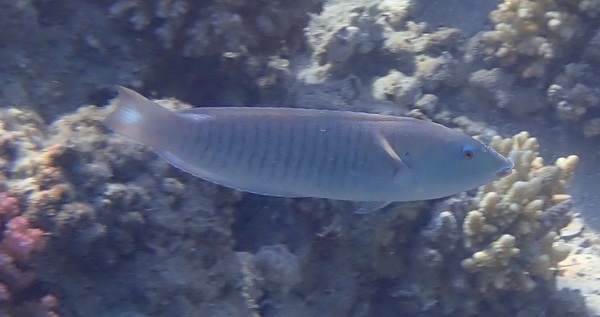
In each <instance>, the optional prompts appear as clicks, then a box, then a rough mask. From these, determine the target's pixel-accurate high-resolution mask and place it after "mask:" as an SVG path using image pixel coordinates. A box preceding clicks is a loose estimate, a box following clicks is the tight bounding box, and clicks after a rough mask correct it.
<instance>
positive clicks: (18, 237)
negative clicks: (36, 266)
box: [0, 192, 58, 317]
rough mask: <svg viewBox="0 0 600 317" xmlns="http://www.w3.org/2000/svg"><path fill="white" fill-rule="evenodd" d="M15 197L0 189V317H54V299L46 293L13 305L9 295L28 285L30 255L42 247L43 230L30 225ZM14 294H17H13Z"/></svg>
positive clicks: (31, 278)
mask: <svg viewBox="0 0 600 317" xmlns="http://www.w3.org/2000/svg"><path fill="white" fill-rule="evenodd" d="M19 214H20V208H19V205H18V200H17V199H16V198H14V197H11V196H10V195H8V194H6V193H3V192H0V221H1V225H2V228H3V229H2V230H1V231H0V234H1V237H2V239H1V241H0V316H44V317H58V314H57V313H56V312H54V310H56V308H57V306H58V300H57V299H56V297H54V296H53V295H46V296H44V297H42V298H40V299H37V300H31V301H26V302H23V303H20V304H19V305H16V304H15V303H13V302H12V298H14V297H18V296H19V295H18V293H19V292H22V291H24V290H25V289H27V288H28V287H31V285H32V284H33V282H34V281H35V279H36V274H35V272H34V271H33V270H32V269H30V267H31V255H32V253H33V252H34V251H38V250H41V248H42V247H43V236H44V231H42V230H41V229H38V228H32V226H31V223H30V222H29V219H28V218H27V217H25V216H21V215H19ZM15 294H17V295H15Z"/></svg>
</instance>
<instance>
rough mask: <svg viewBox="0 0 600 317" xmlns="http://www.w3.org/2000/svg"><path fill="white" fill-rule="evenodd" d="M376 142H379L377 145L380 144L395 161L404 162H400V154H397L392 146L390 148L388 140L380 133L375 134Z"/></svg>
mask: <svg viewBox="0 0 600 317" xmlns="http://www.w3.org/2000/svg"><path fill="white" fill-rule="evenodd" d="M375 138H376V140H377V143H379V145H380V146H381V148H382V149H383V150H384V151H385V152H386V153H387V154H388V155H389V156H390V157H391V158H392V159H393V160H394V161H396V162H398V163H399V164H402V165H404V162H402V159H401V158H400V156H399V155H398V153H396V151H395V150H394V148H392V146H391V145H390V142H389V141H388V140H387V139H386V138H385V137H384V136H383V135H381V134H379V133H378V134H377V135H376V136H375Z"/></svg>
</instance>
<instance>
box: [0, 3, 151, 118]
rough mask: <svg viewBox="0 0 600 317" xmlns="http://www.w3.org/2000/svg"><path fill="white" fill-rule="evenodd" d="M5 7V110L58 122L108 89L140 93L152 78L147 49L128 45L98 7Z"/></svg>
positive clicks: (0, 19)
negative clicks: (62, 115) (132, 89)
mask: <svg viewBox="0 0 600 317" xmlns="http://www.w3.org/2000/svg"><path fill="white" fill-rule="evenodd" d="M0 5H1V6H2V10H1V11H0V41H1V42H2V43H4V48H3V49H2V50H1V51H0V58H1V59H2V60H3V61H4V64H3V65H4V66H3V67H2V69H1V70H0V72H1V74H2V76H1V79H0V104H1V105H2V106H12V107H29V108H33V109H35V110H36V111H38V113H39V114H40V115H41V116H43V117H44V118H46V119H53V118H55V116H56V115H57V114H59V113H63V112H66V111H73V110H74V109H76V108H77V107H79V106H80V105H81V104H84V103H86V102H89V101H90V100H96V99H97V95H98V91H99V90H100V89H103V88H105V87H106V86H107V85H110V84H114V83H120V84H122V85H129V86H134V87H136V86H137V87H139V86H140V84H141V82H142V81H143V78H144V77H146V76H148V75H149V70H150V68H148V67H145V65H146V61H147V60H148V53H149V52H148V49H147V48H145V49H139V46H138V45H139V44H140V43H139V42H136V41H124V40H123V36H122V35H121V33H122V32H121V33H120V31H119V30H118V29H117V28H116V26H115V25H114V24H111V23H109V20H108V17H107V16H106V14H104V12H103V11H104V9H103V8H101V7H99V5H98V4H96V3H73V2H69V1H31V0H19V1H12V0H2V1H0ZM67 17H68V18H67ZM17 30H18V31H17ZM19 32H25V33H27V34H28V36H20V35H19ZM74 78H77V79H78V80H73V79H74Z"/></svg>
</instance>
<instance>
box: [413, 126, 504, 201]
mask: <svg viewBox="0 0 600 317" xmlns="http://www.w3.org/2000/svg"><path fill="white" fill-rule="evenodd" d="M456 136H457V137H452V138H450V139H448V138H445V139H444V140H437V141H433V142H423V144H426V145H425V146H424V147H421V148H420V150H423V151H419V152H420V155H419V157H420V158H421V159H419V160H418V161H417V160H411V161H408V162H407V163H408V165H409V166H410V167H412V168H414V169H415V170H418V176H417V177H416V181H415V183H416V184H415V186H418V187H420V188H422V190H423V191H429V192H430V193H429V194H430V195H431V196H435V197H445V196H449V195H453V194H457V193H460V192H463V191H466V190H470V189H474V188H477V187H479V186H482V185H485V184H487V183H489V182H492V181H494V180H497V179H499V178H500V177H504V176H507V175H509V174H510V173H511V172H512V169H513V167H514V164H513V162H512V161H511V160H510V159H508V158H506V157H504V156H503V155H502V154H500V153H498V152H497V151H496V150H494V149H492V148H491V147H489V146H487V145H485V144H483V143H481V142H479V141H477V140H475V139H473V138H471V137H469V136H467V135H458V134H457V135H456ZM417 184H418V185H417Z"/></svg>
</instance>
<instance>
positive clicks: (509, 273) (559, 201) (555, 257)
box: [462, 132, 578, 291]
mask: <svg viewBox="0 0 600 317" xmlns="http://www.w3.org/2000/svg"><path fill="white" fill-rule="evenodd" d="M491 145H492V146H493V147H495V148H497V149H498V150H499V151H500V152H501V153H503V154H505V155H509V156H510V157H511V159H512V160H513V161H514V162H515V170H514V172H513V173H512V174H511V175H509V176H507V177H505V178H502V179H500V180H498V181H495V182H493V183H491V184H489V185H486V186H483V187H482V188H481V189H480V191H479V193H478V196H477V197H478V198H477V199H478V200H479V205H478V208H477V209H474V210H471V211H469V212H468V213H467V215H466V218H465V221H464V223H463V230H464V235H465V237H464V243H465V248H466V249H467V250H470V251H475V252H474V253H473V255H472V256H471V257H470V258H467V259H465V260H464V261H463V262H462V266H463V267H464V268H465V270H467V271H468V272H470V273H473V274H475V275H476V276H477V283H478V285H477V287H478V288H480V289H481V290H482V291H484V290H486V289H488V288H490V287H491V288H494V289H500V290H502V289H515V290H524V291H529V290H531V289H533V288H534V287H535V285H536V284H535V281H534V279H536V278H537V279H539V278H541V279H546V280H547V279H549V278H551V277H552V276H553V271H554V270H555V268H556V264H557V263H558V262H560V261H562V260H563V259H564V258H565V257H566V256H567V255H568V253H569V249H568V248H567V247H566V246H565V244H564V243H563V242H560V241H556V239H555V238H556V237H557V236H558V230H560V229H561V228H562V227H564V226H565V225H567V224H568V222H569V220H570V214H569V213H570V211H571V208H572V206H571V205H572V204H571V203H570V199H571V197H570V196H569V195H567V194H566V193H565V185H566V183H568V182H569V181H570V180H571V178H572V175H573V171H574V168H575V166H576V165H577V162H578V157H577V156H574V155H573V156H569V157H567V158H559V159H558V160H557V161H556V163H555V165H554V166H543V161H542V158H541V157H539V156H538V155H539V153H538V150H539V144H538V143H537V140H536V139H535V138H531V137H530V136H529V134H528V133H526V132H522V133H520V134H517V135H515V136H514V137H513V138H512V139H504V140H503V139H500V138H496V139H494V140H492V144H491ZM500 234H501V235H500ZM489 241H492V242H489ZM520 241H523V242H520ZM482 244H483V245H487V247H486V248H485V249H483V250H481V246H482ZM517 263H518V264H517Z"/></svg>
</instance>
